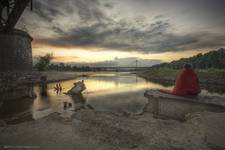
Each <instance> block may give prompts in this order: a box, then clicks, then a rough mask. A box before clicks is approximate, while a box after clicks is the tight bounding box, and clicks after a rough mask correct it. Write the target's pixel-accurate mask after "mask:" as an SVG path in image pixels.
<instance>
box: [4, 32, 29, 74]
mask: <svg viewBox="0 0 225 150" xmlns="http://www.w3.org/2000/svg"><path fill="white" fill-rule="evenodd" d="M31 41H32V38H31V36H30V35H29V34H28V33H26V32H23V31H20V30H14V31H13V32H12V33H7V34H6V33H0V47H1V50H0V72H5V71H21V70H22V71H25V70H26V71H30V70H32V50H31V49H32V48H31Z"/></svg>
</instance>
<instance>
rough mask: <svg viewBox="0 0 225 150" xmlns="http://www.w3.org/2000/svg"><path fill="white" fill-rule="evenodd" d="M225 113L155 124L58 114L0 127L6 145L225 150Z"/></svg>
mask: <svg viewBox="0 0 225 150" xmlns="http://www.w3.org/2000/svg"><path fill="white" fill-rule="evenodd" d="M224 124H225V113H209V112H204V113H197V114H192V115H189V116H188V117H187V122H185V123H181V122H178V121H174V120H160V119H154V118H153V117H152V115H151V114H150V113H144V114H143V115H139V116H116V115H114V114H111V113H106V112H105V113H103V112H96V111H94V110H81V111H78V112H77V113H76V114H75V115H74V116H73V117H72V120H65V119H63V118H60V117H59V115H57V114H52V115H50V116H48V117H46V118H42V119H40V120H37V121H32V122H26V123H22V124H18V125H10V126H3V127H0V145H2V146H3V145H14V146H15V145H20V146H21V145H22V146H23V145H32V146H40V148H41V149H44V150H45V149H46V150H50V149H55V150H61V149H67V150H70V149H79V150H93V149H98V150H112V149H120V150H128V149H137V150H145V149H146V150H149V149H153V150H155V149H156V150H164V149H165V150H174V149H184V150H208V149H211V148H212V147H214V148H215V149H218V148H225V144H224V143H225V137H224V136H225V126H224Z"/></svg>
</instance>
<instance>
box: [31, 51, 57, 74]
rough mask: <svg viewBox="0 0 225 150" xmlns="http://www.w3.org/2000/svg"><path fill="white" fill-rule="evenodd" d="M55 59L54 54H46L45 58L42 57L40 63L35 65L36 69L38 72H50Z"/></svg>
mask: <svg viewBox="0 0 225 150" xmlns="http://www.w3.org/2000/svg"><path fill="white" fill-rule="evenodd" d="M52 59H53V54H50V53H48V54H46V55H45V56H40V57H39V61H38V62H37V63H36V64H35V65H34V68H35V69H36V70H37V71H46V70H48V67H49V64H50V62H51V60H52Z"/></svg>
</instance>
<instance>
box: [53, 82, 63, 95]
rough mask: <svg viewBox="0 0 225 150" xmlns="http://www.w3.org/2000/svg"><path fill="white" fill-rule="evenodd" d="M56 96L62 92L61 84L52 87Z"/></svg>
mask: <svg viewBox="0 0 225 150" xmlns="http://www.w3.org/2000/svg"><path fill="white" fill-rule="evenodd" d="M54 89H55V91H56V93H57V94H60V93H61V92H62V86H61V83H57V84H56V85H55V87H54Z"/></svg>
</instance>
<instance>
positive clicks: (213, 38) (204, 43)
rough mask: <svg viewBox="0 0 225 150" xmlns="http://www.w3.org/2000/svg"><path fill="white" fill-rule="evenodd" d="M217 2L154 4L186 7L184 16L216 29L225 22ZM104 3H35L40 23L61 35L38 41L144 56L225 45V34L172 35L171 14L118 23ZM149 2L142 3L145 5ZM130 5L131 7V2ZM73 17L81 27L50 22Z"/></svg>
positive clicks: (220, 2)
mask: <svg viewBox="0 0 225 150" xmlns="http://www.w3.org/2000/svg"><path fill="white" fill-rule="evenodd" d="M152 1H155V0H152ZM215 1H216V2H215ZM215 1H213V0H195V1H194V0H189V1H184V0H183V1H181V0H179V1H178V0H174V1H173V3H172V4H169V3H168V2H165V1H161V0H159V1H155V2H156V3H158V4H159V5H165V4H167V3H168V5H170V6H171V8H173V7H174V8H176V7H179V8H183V7H184V9H182V11H183V12H182V13H183V14H187V13H188V14H191V15H192V16H193V17H202V18H200V19H205V20H207V19H209V20H210V19H211V21H212V23H210V24H207V25H211V26H214V25H215V24H216V23H217V22H218V23H220V25H221V24H223V23H225V16H224V14H225V9H224V6H225V1H223V0H215ZM101 2H102V1H99V0H67V1H61V0H46V1H44V0H40V1H36V2H35V11H34V12H35V13H36V14H37V16H38V17H39V19H40V20H38V21H40V22H44V23H48V24H49V27H48V28H49V29H51V30H52V31H54V33H55V34H57V35H58V36H55V37H50V38H36V40H37V41H39V42H45V43H47V44H51V45H56V46H71V47H72V46H83V47H99V48H106V49H114V50H118V51H138V52H142V53H148V52H155V53H160V52H167V51H179V50H188V49H198V48H214V47H223V46H224V45H225V34H223V33H221V34H218V33H217V34H215V33H213V32H211V31H207V30H202V31H197V32H190V33H183V34H179V33H177V32H173V30H174V29H173V23H172V22H171V21H170V19H164V18H166V17H165V16H167V15H168V14H164V13H162V14H161V13H159V14H158V15H156V16H155V17H153V20H151V22H149V21H148V20H146V19H145V17H143V18H132V19H126V18H124V19H120V20H115V19H114V18H112V17H109V16H107V15H106V13H105V12H104V11H103V8H111V9H112V8H113V7H115V6H114V4H113V1H112V2H111V3H110V2H106V3H101ZM149 2H150V1H147V0H140V3H143V5H146V3H149ZM127 4H128V5H132V0H131V1H130V2H129V3H127ZM223 4H224V5H223ZM179 13H180V12H179ZM72 14H76V15H77V17H78V18H79V19H77V20H72V19H71V21H75V22H79V23H78V25H74V26H72V27H70V28H68V29H65V28H64V26H59V25H58V24H57V23H51V22H52V21H53V20H57V19H58V17H59V16H61V17H62V16H63V17H68V18H70V16H71V15H72ZM215 16H217V18H215ZM212 17H213V18H215V19H212ZM34 19H35V18H34ZM190 21H191V20H190ZM213 21H215V22H213ZM66 23H67V22H65V25H66ZM203 25H204V24H203ZM220 27H221V26H220ZM37 34H38V33H37Z"/></svg>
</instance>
